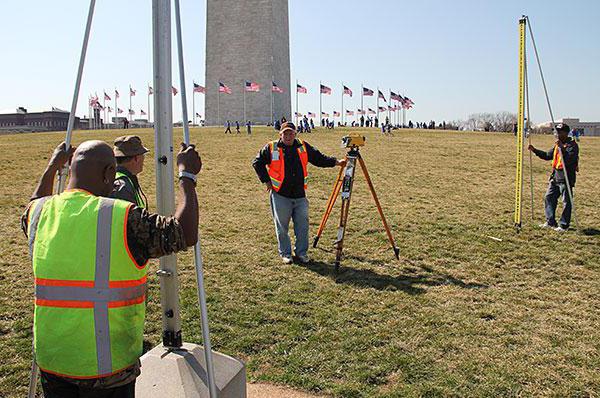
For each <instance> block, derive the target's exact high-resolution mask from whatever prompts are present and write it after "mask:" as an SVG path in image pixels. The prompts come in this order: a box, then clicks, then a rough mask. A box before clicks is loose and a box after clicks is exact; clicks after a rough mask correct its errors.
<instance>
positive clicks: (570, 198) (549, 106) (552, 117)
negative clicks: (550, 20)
mask: <svg viewBox="0 0 600 398" xmlns="http://www.w3.org/2000/svg"><path fill="white" fill-rule="evenodd" d="M523 18H525V19H527V22H529V24H528V28H529V35H530V36H531V43H532V44H533V51H534V52H535V59H536V61H537V64H538V69H539V70H540V77H541V78H542V84H543V86H544V94H545V96H546V103H547V104H548V112H549V113H550V119H551V120H552V129H553V130H554V134H555V135H556V137H558V131H557V130H556V123H554V113H553V112H552V106H551V105H550V97H549V96H548V89H547V88H546V79H544V72H542V64H541V63H540V56H539V54H538V50H537V46H536V45H535V39H534V37H533V30H532V29H531V22H530V21H529V17H528V16H525V15H524V16H523ZM558 153H559V155H560V159H561V161H562V165H563V172H564V175H565V182H566V183H567V193H568V194H569V200H570V201H571V210H572V212H573V221H575V230H578V229H579V225H578V223H577V215H576V214H575V202H574V201H573V199H574V198H573V191H572V189H571V184H570V181H569V176H568V173H567V165H566V164H565V158H564V157H563V153H562V149H561V148H560V146H558Z"/></svg>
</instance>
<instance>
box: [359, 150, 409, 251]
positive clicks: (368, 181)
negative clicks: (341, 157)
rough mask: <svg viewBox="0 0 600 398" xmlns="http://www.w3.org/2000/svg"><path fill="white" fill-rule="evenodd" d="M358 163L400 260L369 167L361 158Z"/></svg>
mask: <svg viewBox="0 0 600 398" xmlns="http://www.w3.org/2000/svg"><path fill="white" fill-rule="evenodd" d="M358 161H359V162H360V167H361V169H362V171H363V174H364V175H365V179H366V180H367V184H368V185H369V190H370V191H371V194H372V195H373V199H374V200H375V204H376V205H377V211H378V212H379V216H380V217H381V221H383V227H384V228H385V232H386V234H387V237H388V239H389V241H390V244H391V245H392V249H393V250H394V255H395V256H396V258H397V259H400V249H398V248H397V247H396V243H395V242H394V238H393V237H392V232H391V231H390V227H389V226H388V223H387V221H386V220H385V216H384V215H383V210H382V209H381V204H379V199H378V198H377V193H376V192H375V187H374V186H373V183H372V182H371V177H369V172H368V171H367V166H366V165H365V161H364V160H363V158H362V157H361V156H359V157H358Z"/></svg>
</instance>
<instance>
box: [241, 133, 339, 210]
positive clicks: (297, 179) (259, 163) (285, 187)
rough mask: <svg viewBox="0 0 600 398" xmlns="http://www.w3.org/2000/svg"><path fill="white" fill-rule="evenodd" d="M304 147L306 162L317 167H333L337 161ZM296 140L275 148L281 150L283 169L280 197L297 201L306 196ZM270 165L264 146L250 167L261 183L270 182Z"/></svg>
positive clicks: (269, 152)
mask: <svg viewBox="0 0 600 398" xmlns="http://www.w3.org/2000/svg"><path fill="white" fill-rule="evenodd" d="M304 144H305V145H306V153H307V154H308V162H309V163H311V164H313V165H315V166H317V167H334V166H335V164H336V162H337V159H336V158H334V157H330V156H326V155H323V154H322V153H321V152H319V150H318V149H316V148H314V147H312V146H311V145H310V144H309V143H308V142H306V141H304ZM301 145H302V144H300V142H299V141H298V140H295V141H294V143H293V144H292V145H291V146H286V145H284V144H283V143H282V142H281V140H279V141H278V142H277V146H278V147H280V148H283V162H284V167H285V178H284V179H283V184H281V188H280V189H279V192H277V193H278V194H279V195H281V196H285V197H287V198H292V199H297V198H303V197H305V196H306V193H305V192H304V173H303V172H302V163H301V162H300V156H299V155H298V148H299V147H300V146H301ZM270 163H271V151H270V149H269V144H267V145H265V146H264V147H263V148H262V149H261V150H260V152H259V153H258V155H256V158H255V159H254V160H253V161H252V166H253V167H254V170H256V174H257V175H258V179H259V180H260V182H262V183H266V182H269V181H271V178H270V177H269V172H268V171H267V165H268V164H270Z"/></svg>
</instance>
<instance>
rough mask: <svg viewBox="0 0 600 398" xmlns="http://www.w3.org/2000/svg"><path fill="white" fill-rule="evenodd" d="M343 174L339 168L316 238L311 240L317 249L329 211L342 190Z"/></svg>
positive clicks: (342, 170)
mask: <svg viewBox="0 0 600 398" xmlns="http://www.w3.org/2000/svg"><path fill="white" fill-rule="evenodd" d="M343 172H344V168H343V167H340V172H339V173H338V176H337V180H336V181H335V184H334V185H333V191H331V195H330V196H329V199H328V200H327V208H326V209H325V213H323V217H322V218H321V223H320V224H319V229H318V230H317V236H315V239H314V240H313V247H317V244H318V243H319V239H320V238H321V234H322V233H323V230H325V225H326V224H327V220H329V216H330V215H331V211H332V210H333V206H334V205H335V201H336V200H337V197H338V194H339V193H340V189H341V188H342V181H343V177H342V173H343Z"/></svg>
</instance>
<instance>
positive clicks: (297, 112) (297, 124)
mask: <svg viewBox="0 0 600 398" xmlns="http://www.w3.org/2000/svg"><path fill="white" fill-rule="evenodd" d="M294 116H296V126H297V125H298V79H296V114H295V115H294Z"/></svg>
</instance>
